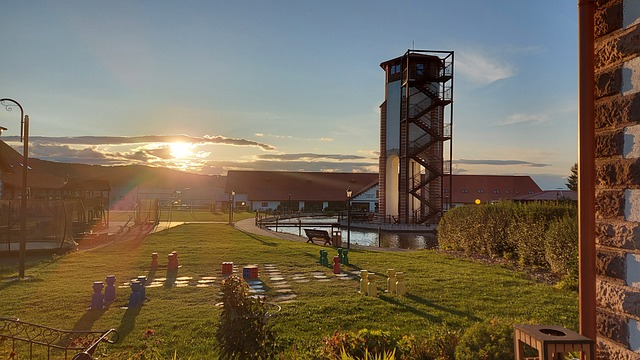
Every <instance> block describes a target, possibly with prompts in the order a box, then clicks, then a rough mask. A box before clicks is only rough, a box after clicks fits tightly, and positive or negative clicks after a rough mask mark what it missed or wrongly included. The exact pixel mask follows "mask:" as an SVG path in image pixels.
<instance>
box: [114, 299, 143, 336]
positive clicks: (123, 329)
mask: <svg viewBox="0 0 640 360" xmlns="http://www.w3.org/2000/svg"><path fill="white" fill-rule="evenodd" d="M125 306H126V305H125ZM141 308H142V306H137V307H130V308H127V311H125V313H124V315H123V316H122V320H120V325H119V326H118V329H117V331H118V335H120V337H119V339H118V341H120V342H121V341H124V339H125V338H126V337H127V336H128V335H129V334H130V333H131V331H132V330H133V328H134V327H135V325H136V317H138V314H139V313H140V309H141Z"/></svg>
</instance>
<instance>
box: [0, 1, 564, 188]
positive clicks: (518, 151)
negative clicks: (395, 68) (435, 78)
mask: <svg viewBox="0 0 640 360" xmlns="http://www.w3.org/2000/svg"><path fill="white" fill-rule="evenodd" d="M2 2H3V10H2V11H1V12H0V33H1V34H3V36H2V37H0V48H1V49H2V52H1V55H0V98H10V99H14V100H16V101H18V102H19V103H20V104H21V105H22V107H23V108H24V112H25V114H28V115H29V118H30V129H29V147H30V149H29V156H30V157H35V158H39V159H43V160H51V161H60V162H75V163H86V164H101V165H124V164H147V165H151V166H167V167H172V168H176V169H181V170H185V171H190V172H196V173H202V174H212V175H225V174H226V172H227V171H228V170H230V169H231V170H236V169H238V170H283V171H339V172H351V171H354V172H377V171H378V154H379V143H380V135H379V128H380V108H379V107H380V104H381V103H382V102H383V101H384V71H383V70H382V68H380V63H382V62H384V61H386V60H390V59H393V58H396V57H398V56H401V55H403V54H404V53H405V52H406V51H407V50H408V49H416V50H442V51H453V52H454V59H455V60H454V82H453V84H454V94H453V100H454V103H453V140H452V145H453V172H454V173H455V174H482V175H530V176H532V177H533V179H534V180H535V181H536V182H537V183H538V185H539V186H540V187H541V188H543V189H557V188H565V187H566V186H565V183H566V177H567V176H568V175H569V174H570V168H571V166H572V165H573V164H574V163H575V162H576V161H577V7H576V2H575V1H573V2H571V1H557V0H539V1H513V0H511V1H509V0H486V1H477V0H448V1H431V0H419V1H418V0H394V1H378V0H366V1H365V0H359V1H356V0H340V1H338V0H325V1H318V0H315V1H313V0H273V1H265V0H248V1H243V0H238V1H218V0H203V1H199V0H190V1H180V2H179V1H167V0H154V1H143V0H139V1H132V0H128V1H121V0H111V1H52V0H51V1H38V0H34V1H10V0H4V1H2ZM13 109H14V111H5V109H3V108H1V107H0V126H4V127H6V128H7V130H6V131H4V133H3V135H2V138H0V139H1V140H4V141H6V142H7V143H9V144H10V145H12V146H15V147H16V149H18V150H21V144H20V142H19V138H18V136H17V135H19V132H20V122H19V120H20V116H19V115H18V113H19V111H16V109H15V107H14V108H13Z"/></svg>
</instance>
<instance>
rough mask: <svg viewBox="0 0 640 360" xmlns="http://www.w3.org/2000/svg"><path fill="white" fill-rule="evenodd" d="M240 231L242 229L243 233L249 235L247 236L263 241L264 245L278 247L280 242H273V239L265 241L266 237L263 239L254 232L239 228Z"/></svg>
mask: <svg viewBox="0 0 640 360" xmlns="http://www.w3.org/2000/svg"><path fill="white" fill-rule="evenodd" d="M238 231H240V232H241V233H243V234H245V235H247V237H250V238H252V239H253V240H257V241H259V242H260V243H262V245H265V246H273V247H277V246H278V244H277V243H275V242H271V241H265V240H264V239H261V238H260V237H259V236H257V235H254V234H252V233H248V232H244V231H242V230H239V229H238Z"/></svg>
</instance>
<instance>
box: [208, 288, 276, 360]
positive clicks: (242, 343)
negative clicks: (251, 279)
mask: <svg viewBox="0 0 640 360" xmlns="http://www.w3.org/2000/svg"><path fill="white" fill-rule="evenodd" d="M221 291H222V304H223V306H222V311H221V313H220V322H219V324H218V328H217V330H216V340H217V347H218V351H219V353H220V358H221V359H272V358H275V357H276V355H277V354H278V351H279V346H278V344H277V342H276V337H275V334H274V332H273V331H272V330H271V327H270V326H269V324H268V323H267V320H268V314H267V310H266V307H265V304H264V302H262V301H261V300H260V299H257V298H251V297H249V296H248V289H247V285H246V284H245V283H244V282H243V281H242V280H241V279H240V278H238V277H237V276H230V277H229V278H227V279H225V280H224V281H223V282H222V289H221Z"/></svg>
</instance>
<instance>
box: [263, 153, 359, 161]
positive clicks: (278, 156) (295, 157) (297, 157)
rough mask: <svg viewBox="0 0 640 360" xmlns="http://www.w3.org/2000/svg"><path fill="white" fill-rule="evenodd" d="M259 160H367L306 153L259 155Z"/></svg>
mask: <svg viewBox="0 0 640 360" xmlns="http://www.w3.org/2000/svg"><path fill="white" fill-rule="evenodd" d="M258 158H259V159H261V160H277V161H298V160H304V161H314V160H318V159H331V160H338V161H342V160H358V159H366V158H365V157H364V156H359V155H338V154H312V153H304V154H263V155H258Z"/></svg>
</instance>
